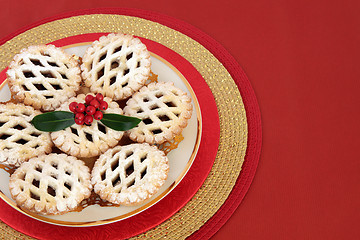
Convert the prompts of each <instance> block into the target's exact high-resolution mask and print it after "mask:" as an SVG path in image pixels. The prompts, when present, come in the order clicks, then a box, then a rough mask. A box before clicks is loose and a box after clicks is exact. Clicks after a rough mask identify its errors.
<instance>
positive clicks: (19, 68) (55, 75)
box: [7, 45, 81, 111]
mask: <svg viewBox="0 0 360 240" xmlns="http://www.w3.org/2000/svg"><path fill="white" fill-rule="evenodd" d="M7 76H8V80H9V87H10V90H11V92H12V93H13V94H14V97H15V99H16V100H17V101H19V102H23V103H24V104H26V105H31V106H33V107H34V108H35V109H41V110H44V111H51V110H54V109H55V108H57V107H59V106H60V104H61V103H63V102H65V101H66V100H68V99H69V98H70V97H73V96H75V92H76V91H77V90H78V89H79V88H80V82H81V76H80V67H79V64H78V62H77V61H76V60H75V59H74V58H72V56H70V55H69V54H67V53H65V52H64V50H62V49H61V48H57V47H55V46H53V45H38V46H30V47H28V48H25V49H23V50H21V52H20V53H19V54H17V55H16V56H15V57H14V59H13V61H12V62H11V63H10V65H9V70H8V71H7Z"/></svg>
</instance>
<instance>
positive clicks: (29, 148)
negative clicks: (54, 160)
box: [0, 103, 53, 167]
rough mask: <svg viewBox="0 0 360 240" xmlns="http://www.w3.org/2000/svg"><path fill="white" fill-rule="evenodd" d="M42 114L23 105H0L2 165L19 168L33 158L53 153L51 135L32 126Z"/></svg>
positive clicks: (0, 154) (0, 162)
mask: <svg viewBox="0 0 360 240" xmlns="http://www.w3.org/2000/svg"><path fill="white" fill-rule="evenodd" d="M40 113H41V112H40V111H38V110H35V109H33V108H32V107H30V106H25V105H23V104H14V103H7V104H1V105H0V164H5V165H11V166H16V167H18V166H19V165H20V164H21V163H22V162H25V161H27V160H29V159H30V158H32V157H35V156H38V155H41V154H45V153H49V152H51V149H52V145H53V144H52V142H51V139H50V134H49V133H47V132H41V131H39V130H37V129H36V128H35V127H34V126H33V125H32V124H31V120H32V119H33V117H34V116H36V115H38V114H40Z"/></svg>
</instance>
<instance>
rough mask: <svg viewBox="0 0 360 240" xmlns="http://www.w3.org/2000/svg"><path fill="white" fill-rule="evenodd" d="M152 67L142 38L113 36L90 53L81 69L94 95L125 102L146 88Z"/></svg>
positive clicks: (101, 38) (95, 44)
mask: <svg viewBox="0 0 360 240" xmlns="http://www.w3.org/2000/svg"><path fill="white" fill-rule="evenodd" d="M150 65H151V62H150V54H149V52H148V51H147V48H146V46H145V45H144V44H143V43H142V42H141V41H140V39H138V38H135V37H133V36H131V35H127V34H122V33H117V34H114V33H111V34H109V35H107V36H102V37H100V39H99V40H98V41H95V42H93V43H92V45H91V46H90V47H89V48H88V49H87V50H86V52H85V54H84V57H83V58H82V65H81V70H82V77H83V79H84V80H85V85H86V86H87V87H89V88H90V90H91V92H94V93H102V94H103V95H104V96H107V97H110V98H112V99H114V100H121V99H125V98H128V97H129V96H131V95H132V94H133V93H134V92H136V91H137V90H139V88H141V87H142V86H144V84H145V81H146V80H147V79H148V77H149V75H150Z"/></svg>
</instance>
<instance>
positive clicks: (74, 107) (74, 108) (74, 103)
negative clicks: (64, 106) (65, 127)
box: [69, 102, 78, 113]
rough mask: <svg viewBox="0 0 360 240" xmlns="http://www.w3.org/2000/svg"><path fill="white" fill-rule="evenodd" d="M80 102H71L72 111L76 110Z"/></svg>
mask: <svg viewBox="0 0 360 240" xmlns="http://www.w3.org/2000/svg"><path fill="white" fill-rule="evenodd" d="M77 105H78V103H77V102H72V103H70V104H69V109H70V111H72V112H73V113H75V112H76V107H77Z"/></svg>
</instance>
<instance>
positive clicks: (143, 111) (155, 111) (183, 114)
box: [124, 82, 192, 144]
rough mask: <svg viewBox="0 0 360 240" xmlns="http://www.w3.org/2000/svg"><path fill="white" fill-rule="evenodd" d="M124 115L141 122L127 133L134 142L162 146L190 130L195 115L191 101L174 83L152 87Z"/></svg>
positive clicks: (130, 102)
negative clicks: (183, 131)
mask: <svg viewBox="0 0 360 240" xmlns="http://www.w3.org/2000/svg"><path fill="white" fill-rule="evenodd" d="M124 113H125V114H126V115H128V116H132V117H137V118H141V119H142V121H141V122H140V123H139V125H138V126H137V127H135V128H133V129H130V130H128V133H129V137H130V138H131V139H132V140H134V141H137V142H147V143H150V144H153V143H157V144H161V143H163V142H165V141H170V140H171V139H173V138H174V137H175V136H176V135H178V134H180V133H181V131H182V130H183V128H185V127H186V126H187V124H188V120H189V119H190V118H191V115H192V104H191V98H190V97H189V96H188V95H187V94H186V93H185V92H184V91H182V90H181V89H179V88H177V87H175V86H174V83H172V82H159V83H150V84H149V85H148V86H144V87H142V88H141V89H140V90H139V92H137V93H135V94H134V95H133V96H132V97H131V98H130V99H129V100H128V101H127V103H126V107H125V108H124Z"/></svg>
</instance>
